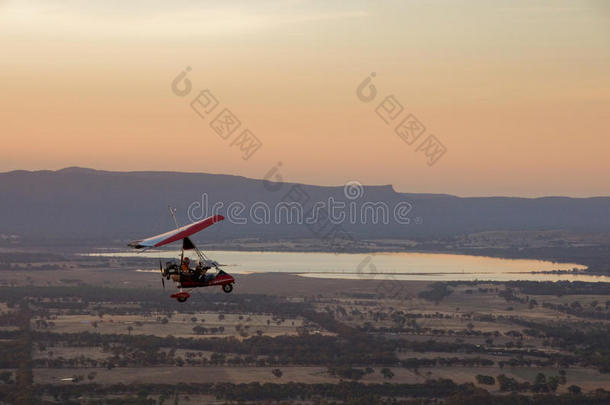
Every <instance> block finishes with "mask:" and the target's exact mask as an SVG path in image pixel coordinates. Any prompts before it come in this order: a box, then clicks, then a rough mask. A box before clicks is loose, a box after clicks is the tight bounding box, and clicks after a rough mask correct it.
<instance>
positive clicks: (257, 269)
mask: <svg viewBox="0 0 610 405" xmlns="http://www.w3.org/2000/svg"><path fill="white" fill-rule="evenodd" d="M206 253H207V254H208V255H209V256H210V257H212V258H213V259H214V260H217V261H218V262H219V263H223V264H227V265H228V266H227V271H230V272H232V273H236V274H239V273H264V272H279V273H296V274H299V275H302V276H304V277H319V278H343V279H383V278H386V277H388V276H389V275H391V278H392V279H393V280H438V281H451V280H459V281H465V280H492V281H510V280H535V281H557V280H569V281H576V280H578V281H603V282H610V277H607V276H592V275H587V274H582V273H574V274H573V273H570V274H552V273H532V272H541V271H543V272H545V271H553V270H563V271H565V270H568V271H570V270H573V269H577V270H583V269H585V268H586V266H583V265H580V264H575V263H553V262H548V261H542V260H529V259H501V258H495V257H484V256H469V255H459V254H443V253H374V254H362V253H353V254H351V253H344V254H334V253H303V252H243V251H241V252H237V251H208V252H206ZM90 255H91V256H111V257H141V258H145V257H148V258H151V259H152V258H176V257H178V256H179V255H180V252H179V251H177V250H171V251H170V250H162V251H149V252H144V253H134V252H112V253H91V254H90ZM191 258H192V259H196V257H194V256H191ZM363 263H366V264H367V265H366V266H362V264H363ZM229 266H230V267H229Z"/></svg>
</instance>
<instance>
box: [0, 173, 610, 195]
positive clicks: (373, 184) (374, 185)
mask: <svg viewBox="0 0 610 405" xmlns="http://www.w3.org/2000/svg"><path fill="white" fill-rule="evenodd" d="M69 169H83V170H94V171H102V172H111V173H112V172H114V173H137V172H141V173H147V172H148V173H155V172H157V173H181V174H212V175H221V176H222V175H226V176H237V177H245V178H248V179H252V180H266V179H267V178H265V177H252V176H248V175H241V174H233V173H220V172H218V173H215V172H195V171H180V170H152V169H151V170H146V169H143V170H106V169H96V168H93V167H82V166H67V167H62V168H59V169H35V170H28V169H13V170H8V171H4V172H0V174H9V173H12V172H21V171H26V172H31V173H35V172H45V171H50V172H60V171H63V170H69ZM355 181H357V180H355ZM281 182H285V183H297V184H304V185H309V186H323V187H345V186H346V183H342V184H315V183H308V182H300V181H293V180H286V179H284V180H282V181H281ZM361 184H362V185H363V186H368V187H380V186H390V187H392V188H393V190H394V191H395V192H397V193H411V194H439V195H443V194H446V195H452V196H455V197H460V198H477V197H481V198H485V197H490V198H493V197H509V198H531V199H536V198H553V197H560V198H561V197H566V198H606V197H608V198H610V193H608V194H606V195H589V196H571V195H565V194H554V195H551V194H549V195H540V196H523V195H504V194H481V195H462V194H459V193H446V192H442V191H439V192H428V191H417V190H399V189H397V188H396V186H395V185H394V184H391V183H361Z"/></svg>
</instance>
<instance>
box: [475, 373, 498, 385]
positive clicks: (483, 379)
mask: <svg viewBox="0 0 610 405" xmlns="http://www.w3.org/2000/svg"><path fill="white" fill-rule="evenodd" d="M476 379H477V382H478V383H479V384H485V385H494V384H495V383H496V379H495V378H493V377H492V376H490V375H483V374H478V375H477V376H476Z"/></svg>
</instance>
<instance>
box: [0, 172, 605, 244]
mask: <svg viewBox="0 0 610 405" xmlns="http://www.w3.org/2000/svg"><path fill="white" fill-rule="evenodd" d="M276 186H277V187H274V188H273V190H275V191H270V189H269V187H265V184H264V182H263V180H256V179H249V178H245V177H239V176H230V175H218V174H205V173H178V172H109V171H98V170H92V169H83V168H67V169H63V170H58V171H13V172H8V173H1V174H0V234H16V235H20V236H22V237H30V238H31V237H42V238H50V239H62V238H69V239H74V238H82V239H112V240H127V239H135V238H141V237H144V236H149V235H150V234H154V233H160V232H164V231H166V230H169V229H171V228H172V227H173V225H172V221H171V219H170V217H169V215H168V211H167V205H168V204H171V205H172V206H174V207H176V208H177V217H178V220H179V221H180V222H181V223H182V224H184V223H186V222H190V221H189V215H188V214H187V211H188V210H189V207H190V218H191V219H197V218H201V217H202V216H203V215H205V213H203V212H202V209H201V207H200V206H201V204H202V195H203V194H206V195H207V198H208V206H209V208H210V209H211V207H212V206H213V204H214V203H217V202H222V203H223V204H224V207H223V208H222V209H220V210H219V213H221V214H223V215H225V216H226V214H227V207H228V206H229V204H230V203H231V202H241V203H243V204H244V206H245V207H246V209H245V211H243V212H242V213H241V214H240V215H237V216H239V217H244V218H246V219H247V223H245V224H237V223H231V222H229V221H224V222H223V223H222V225H215V226H214V227H213V228H214V229H212V228H210V229H209V230H207V231H205V235H203V234H202V235H201V237H200V238H199V239H205V238H206V235H210V237H213V238H214V239H217V238H235V237H259V238H263V239H279V238H296V237H315V236H320V233H316V232H317V231H312V227H311V226H307V225H304V224H298V223H292V224H290V223H287V222H288V221H287V220H286V218H283V219H280V221H277V222H279V223H276V220H275V218H273V216H274V210H275V209H276V207H277V204H278V203H279V202H280V201H282V200H284V201H286V200H291V197H290V195H291V193H294V192H295V190H300V191H302V192H305V193H306V194H307V196H308V197H309V200H308V203H307V204H305V207H306V208H307V207H308V206H311V204H313V202H314V201H320V202H325V204H328V199H329V198H333V199H334V200H335V201H336V202H338V203H341V202H344V203H346V204H347V205H346V208H345V211H346V212H349V211H348V209H349V207H350V203H352V202H353V203H354V207H355V208H356V209H355V210H354V212H355V213H356V214H357V217H356V218H354V221H353V222H354V223H351V222H352V221H350V219H349V216H348V218H346V220H345V221H343V224H342V225H341V226H342V227H343V228H344V229H345V230H346V231H347V232H349V233H350V234H351V235H352V236H353V237H354V238H357V239H362V238H385V237H387V238H412V237H421V236H427V237H430V236H432V237H443V236H450V235H455V234H463V233H472V232H480V231H488V230H548V229H564V230H575V231H610V197H595V198H569V197H544V198H515V197H476V198H462V197H456V196H451V195H444V194H414V193H397V192H396V191H394V189H393V188H392V187H391V186H389V185H384V186H364V188H363V189H362V190H361V191H362V196H361V197H360V198H357V199H355V200H350V199H348V198H346V196H345V193H344V187H343V186H338V187H322V186H313V185H297V186H298V189H294V188H293V187H294V186H295V184H293V183H286V184H283V185H281V187H280V186H278V185H276ZM277 188H279V190H276V189H277ZM292 200H293V201H294V198H292ZM255 202H259V203H258V205H262V204H266V205H267V206H268V207H269V208H270V213H271V216H272V218H271V221H270V222H271V223H269V224H257V223H255V221H253V220H252V218H251V217H250V216H249V212H250V209H251V208H252V206H253V204H254V203H255ZM366 202H369V203H383V204H385V205H386V206H387V207H388V209H389V211H388V213H389V215H390V218H389V223H387V224H384V223H379V224H372V223H371V220H372V216H371V214H372V211H373V208H371V207H376V205H375V204H369V208H370V209H369V210H368V211H366V214H367V215H368V216H367V218H366V219H367V221H366V222H367V223H362V222H363V221H362V218H361V214H362V207H363V204H364V203H366ZM198 204H199V205H198ZM398 204H402V205H403V206H404V207H408V206H411V207H412V209H411V210H410V212H408V214H407V216H408V217H409V219H410V223H408V224H405V223H398V222H396V221H395V219H394V216H393V209H394V208H395V207H396V206H397V205H398ZM378 205H379V204H378ZM258 212H259V213H261V212H262V211H261V210H259V211H258ZM284 213H285V211H284ZM378 213H380V212H378ZM207 214H211V211H208V213H207ZM206 216H207V215H206ZM234 216H235V215H234ZM295 219H296V218H295ZM379 219H380V220H381V219H383V218H382V216H381V215H380V217H379Z"/></svg>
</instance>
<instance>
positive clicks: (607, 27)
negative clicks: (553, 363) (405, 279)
mask: <svg viewBox="0 0 610 405" xmlns="http://www.w3.org/2000/svg"><path fill="white" fill-rule="evenodd" d="M94 3H95V4H94ZM98 3H99V4H98ZM0 49H1V50H2V57H1V58H0V83H1V92H0V136H1V141H2V144H1V145H2V148H1V149H0V157H1V158H2V159H0V171H10V170H15V169H27V170H39V169H53V170H55V169H60V168H63V167H67V166H83V167H92V168H96V169H105V170H172V171H190V172H210V173H225V174H236V175H243V176H247V177H253V178H262V177H264V176H265V174H266V173H267V172H268V171H269V169H270V168H271V167H273V166H275V165H276V164H277V162H282V167H281V173H282V176H283V178H284V180H286V181H296V182H304V183H313V184H323V185H340V184H344V183H345V182H347V181H354V180H355V181H359V182H361V183H364V184H392V185H394V187H395V189H396V190H397V191H402V192H433V193H451V194H457V195H462V196H478V195H515V196H542V195H570V196H594V195H610V186H609V185H610V183H609V181H608V179H609V178H610V156H609V153H610V2H608V1H604V0H589V1H587V0H581V1H562V0H553V1H520V0H511V1H490V0H480V1H475V0H465V1H449V0H430V1H423V0H422V1H415V0H405V1H365V0H356V1H345V2H342V1H334V0H331V1H299V0H269V1H258V2H257V1H233V2H222V1H173V2H166V1H130V2H129V1H104V2H87V1H77V0H72V1H44V0H34V1H10V0H7V1H2V0H0ZM187 66H188V67H190V68H191V71H190V72H189V73H188V75H187V78H188V79H189V80H190V82H191V84H192V90H191V92H190V93H189V94H188V95H186V96H183V97H181V96H178V95H176V94H174V92H173V91H172V81H173V80H174V78H176V76H178V75H179V74H180V73H181V72H182V71H183V70H184V69H185V68H186V67H187ZM371 72H375V74H376V76H375V78H374V79H373V81H372V84H373V85H374V86H375V88H376V89H377V96H376V98H375V99H374V100H373V101H371V102H369V103H365V102H363V101H361V100H360V99H359V98H358V97H357V95H356V89H357V87H358V86H359V85H360V83H361V82H362V81H363V80H364V79H365V78H367V77H368V76H369V74H371ZM204 89H209V90H210V91H211V93H212V94H213V95H214V96H216V97H217V98H218V100H219V102H220V103H219V106H218V107H217V109H216V110H214V111H213V112H212V115H210V116H209V117H206V118H201V117H200V116H199V115H197V114H196V113H195V112H194V111H193V109H191V106H190V103H191V101H192V100H193V99H194V98H195V97H196V96H197V95H198V94H199V92H200V91H201V90H204ZM389 95H393V96H394V97H395V98H396V100H398V101H399V102H400V103H401V104H402V105H403V106H404V112H403V114H404V115H400V117H399V119H400V118H402V117H403V116H406V115H408V114H413V115H414V116H416V117H417V118H418V119H419V121H420V122H421V123H422V124H423V125H424V126H425V127H426V132H425V133H424V135H423V136H422V137H420V138H418V141H417V142H415V143H414V144H413V145H408V144H407V143H405V142H404V141H403V140H402V139H401V138H400V137H399V136H397V135H396V134H395V133H394V126H395V125H393V126H391V125H387V124H386V123H385V122H384V121H383V120H382V119H381V118H380V117H379V116H378V115H377V114H376V112H375V109H376V108H377V106H378V105H379V103H381V102H382V101H383V99H384V98H385V97H386V96H389ZM223 108H229V109H230V110H231V111H232V112H233V113H234V114H235V116H237V117H238V118H239V120H240V121H241V123H242V124H241V127H240V128H238V129H237V131H236V133H235V134H233V135H232V137H230V138H229V139H228V140H224V139H222V138H221V137H220V136H219V135H218V134H216V133H215V132H214V130H213V129H212V128H211V127H210V125H209V124H210V121H211V120H212V119H213V118H214V116H215V115H216V113H218V112H220V110H221V109H223ZM244 128H247V129H249V130H250V131H252V133H254V134H255V135H256V136H257V137H258V138H259V139H260V141H261V142H262V146H261V148H260V149H259V150H258V151H256V153H254V154H253V155H252V156H251V158H250V159H248V160H243V159H242V153H241V151H240V150H239V148H237V147H236V146H235V145H231V142H232V140H233V139H234V138H233V137H235V136H237V135H238V134H239V133H240V132H241V130H242V129H244ZM429 134H433V135H435V136H436V138H437V139H438V140H440V142H442V144H443V145H444V146H445V147H446V150H447V151H446V153H445V154H444V155H443V156H442V157H441V158H440V159H439V160H438V161H437V162H436V163H435V164H434V165H432V166H429V165H428V164H427V160H426V156H425V155H424V153H423V152H421V151H417V150H416V149H417V146H418V144H419V143H420V142H421V141H423V140H424V138H425V137H426V136H427V135H429Z"/></svg>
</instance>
